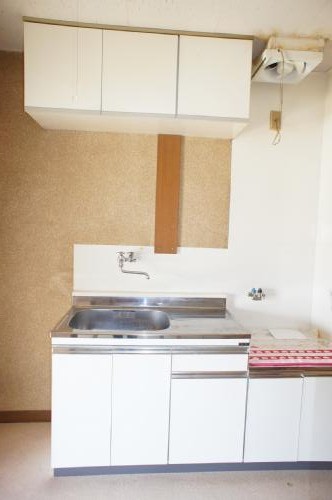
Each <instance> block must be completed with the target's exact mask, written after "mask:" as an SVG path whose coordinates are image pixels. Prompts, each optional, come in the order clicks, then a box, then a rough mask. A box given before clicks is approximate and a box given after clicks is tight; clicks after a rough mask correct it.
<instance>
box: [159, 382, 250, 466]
mask: <svg viewBox="0 0 332 500" xmlns="http://www.w3.org/2000/svg"><path fill="white" fill-rule="evenodd" d="M246 390H247V379H246V378H238V379H236V378H232V379H231V378H215V379H214V378H212V376H211V378H202V379H197V378H187V379H186V378H179V379H177V378H173V379H172V389H171V415H170V442H169V463H171V464H176V463H218V462H241V461H242V458H243V436H244V422H245V404H246Z"/></svg>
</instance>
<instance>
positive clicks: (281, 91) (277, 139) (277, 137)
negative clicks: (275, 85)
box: [272, 49, 285, 146]
mask: <svg viewBox="0 0 332 500" xmlns="http://www.w3.org/2000/svg"><path fill="white" fill-rule="evenodd" d="M278 52H280V54H281V58H282V62H281V64H282V66H281V76H280V85H279V96H280V106H279V111H280V120H278V121H277V122H276V123H277V133H276V135H275V137H274V139H273V141H272V145H273V146H277V144H279V143H280V141H281V122H282V108H283V104H284V73H285V58H284V53H283V51H282V50H281V49H278Z"/></svg>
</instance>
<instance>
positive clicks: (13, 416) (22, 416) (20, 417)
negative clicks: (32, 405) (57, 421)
mask: <svg viewBox="0 0 332 500" xmlns="http://www.w3.org/2000/svg"><path fill="white" fill-rule="evenodd" d="M50 421H51V410H17V411H0V423H2V424H4V423H7V424H17V423H20V422H50Z"/></svg>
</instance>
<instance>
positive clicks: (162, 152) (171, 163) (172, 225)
mask: <svg viewBox="0 0 332 500" xmlns="http://www.w3.org/2000/svg"><path fill="white" fill-rule="evenodd" d="M180 166H181V136H179V135H159V136H158V161H157V188H156V214H155V242H154V250H155V253H176V252H177V247H178V222H179V194H180Z"/></svg>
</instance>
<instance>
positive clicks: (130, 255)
mask: <svg viewBox="0 0 332 500" xmlns="http://www.w3.org/2000/svg"><path fill="white" fill-rule="evenodd" d="M117 254H118V264H119V268H120V271H121V272H122V273H124V274H140V275H142V276H145V277H146V279H148V280H149V279H150V275H149V274H148V273H146V272H145V271H128V270H127V269H124V268H123V265H124V263H125V262H136V259H135V258H134V252H117Z"/></svg>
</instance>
